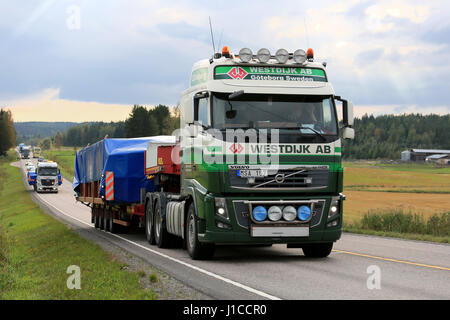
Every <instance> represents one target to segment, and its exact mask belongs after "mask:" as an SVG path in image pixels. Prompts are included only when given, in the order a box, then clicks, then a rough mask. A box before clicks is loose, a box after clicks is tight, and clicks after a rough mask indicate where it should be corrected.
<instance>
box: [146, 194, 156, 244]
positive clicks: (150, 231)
mask: <svg viewBox="0 0 450 320" xmlns="http://www.w3.org/2000/svg"><path fill="white" fill-rule="evenodd" d="M145 235H146V236H147V241H148V243H150V244H152V245H153V244H155V243H156V241H155V229H154V226H153V212H152V204H151V201H148V202H147V207H146V208H145Z"/></svg>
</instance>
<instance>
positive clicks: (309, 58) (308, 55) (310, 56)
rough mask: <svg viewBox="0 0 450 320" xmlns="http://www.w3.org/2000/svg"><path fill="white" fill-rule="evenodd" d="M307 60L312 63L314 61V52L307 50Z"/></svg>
mask: <svg viewBox="0 0 450 320" xmlns="http://www.w3.org/2000/svg"><path fill="white" fill-rule="evenodd" d="M306 58H307V59H308V60H310V61H312V60H314V50H313V49H311V48H309V49H308V50H306Z"/></svg>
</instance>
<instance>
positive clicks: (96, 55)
mask: <svg viewBox="0 0 450 320" xmlns="http://www.w3.org/2000/svg"><path fill="white" fill-rule="evenodd" d="M0 1H1V0H0ZM72 5H77V6H79V8H80V22H81V28H80V29H79V30H70V29H68V28H67V19H68V13H67V8H68V7H69V6H72ZM286 8H289V10H286ZM3 9H5V10H3ZM449 9H450V4H448V3H443V2H442V1H437V0H431V1H427V2H423V1H419V0H417V1H416V0H409V1H406V0H394V1H388V0H380V1H375V0H373V1H362V0H361V1H359V0H352V1H332V0H320V1H314V2H310V3H308V6H298V5H297V2H296V1H289V0H280V1H279V2H277V3H276V4H274V3H273V2H270V1H268V0H259V1H248V2H247V1H246V2H241V3H240V4H239V8H238V9H236V7H233V6H229V4H228V3H226V2H212V3H211V2H208V1H206V0H199V1H190V0H174V1H162V0H135V1H132V2H130V1H125V0H108V1H100V0H99V1H89V0H80V1H78V2H74V1H72V0H61V1H50V0H44V1H41V2H17V1H16V2H10V1H2V11H0V38H1V39H2V43H1V44H0V61H2V63H1V64H0V74H1V75H2V77H0V100H3V101H12V100H13V99H17V101H22V100H23V99H29V98H30V97H34V96H35V93H36V92H40V93H42V92H45V90H47V88H58V90H59V91H58V94H57V96H54V97H53V100H56V101H87V102H90V103H92V101H97V102H98V103H99V104H104V105H125V106H130V105H133V104H135V103H138V104H146V105H153V104H158V103H163V104H168V105H175V104H176V103H177V101H178V99H179V96H180V94H181V92H182V91H183V90H184V89H186V88H187V87H188V83H189V76H190V72H191V67H192V65H193V63H194V62H196V61H197V60H200V59H203V58H208V57H210V56H211V53H212V49H211V43H210V34H209V24H208V17H209V16H211V18H212V22H213V28H214V31H215V37H216V43H217V42H218V41H219V38H220V34H221V32H222V30H223V39H222V44H226V45H228V46H230V48H231V49H232V50H235V51H238V50H239V49H240V48H241V47H244V46H246V47H250V48H251V49H252V50H253V51H254V52H256V51H257V50H258V49H259V48H261V47H267V48H269V49H270V50H271V52H275V51H276V50H277V49H278V48H286V49H288V50H289V51H293V50H295V49H298V48H304V49H306V48H307V47H308V46H310V47H312V48H314V50H315V53H316V59H317V60H319V61H322V60H326V61H327V62H328V67H327V69H328V72H329V74H330V79H331V81H332V83H333V86H334V88H335V91H336V92H337V93H338V94H339V95H341V96H344V97H347V98H349V99H351V100H353V101H354V102H355V103H358V104H361V105H370V106H371V105H394V104H397V105H424V106H445V105H447V104H448V101H450V91H449V90H448V87H449V86H450V56H449V55H448V44H449V42H450V37H449V36H448V34H449V28H450V25H449V23H448V14H447V12H448V10H449ZM36 99H38V100H39V99H41V97H40V96H39V97H37V98H36ZM50 100H51V99H50ZM81 103H83V102H81Z"/></svg>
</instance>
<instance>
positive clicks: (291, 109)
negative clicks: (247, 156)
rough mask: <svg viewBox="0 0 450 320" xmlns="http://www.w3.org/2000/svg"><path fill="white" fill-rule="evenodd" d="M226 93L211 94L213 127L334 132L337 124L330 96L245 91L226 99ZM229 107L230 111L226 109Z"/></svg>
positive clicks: (330, 133)
mask: <svg viewBox="0 0 450 320" xmlns="http://www.w3.org/2000/svg"><path fill="white" fill-rule="evenodd" d="M228 95H229V94H227V93H225V94H223V93H215V94H214V95H213V102H212V106H213V110H212V115H213V117H212V118H213V121H212V122H213V123H212V125H213V127H215V128H217V129H227V128H233V129H237V128H271V129H273V128H277V129H280V130H283V131H284V130H289V131H290V133H293V131H294V132H295V131H299V132H300V131H301V132H304V133H308V134H314V133H313V132H312V130H307V129H305V128H308V127H309V128H312V129H315V130H316V131H318V132H320V133H321V134H323V135H336V134H337V123H336V117H335V112H334V104H333V101H332V98H331V97H330V96H300V95H265V94H264V95H261V94H244V95H242V96H240V97H238V98H237V99H234V100H230V101H228ZM230 110H232V111H233V112H231V113H230V112H227V111H230Z"/></svg>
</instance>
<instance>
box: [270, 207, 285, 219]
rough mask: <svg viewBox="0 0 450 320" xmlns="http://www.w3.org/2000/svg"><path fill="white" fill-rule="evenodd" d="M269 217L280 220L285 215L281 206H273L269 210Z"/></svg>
mask: <svg viewBox="0 0 450 320" xmlns="http://www.w3.org/2000/svg"><path fill="white" fill-rule="evenodd" d="M268 215H269V219H270V220H271V221H278V220H280V219H281V216H282V215H283V214H282V212H281V208H280V207H278V206H271V207H270V208H269V211H268Z"/></svg>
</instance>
